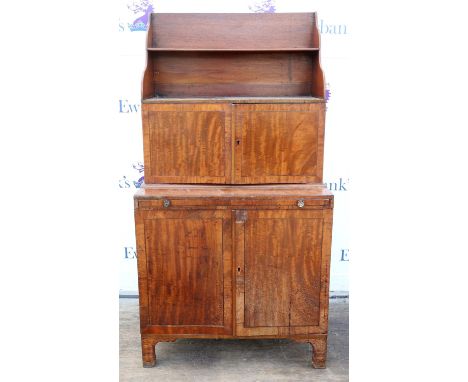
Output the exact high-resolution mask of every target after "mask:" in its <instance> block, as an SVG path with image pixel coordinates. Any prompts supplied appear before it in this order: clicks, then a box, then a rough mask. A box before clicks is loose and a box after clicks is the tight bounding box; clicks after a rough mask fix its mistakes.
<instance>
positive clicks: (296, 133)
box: [233, 103, 325, 183]
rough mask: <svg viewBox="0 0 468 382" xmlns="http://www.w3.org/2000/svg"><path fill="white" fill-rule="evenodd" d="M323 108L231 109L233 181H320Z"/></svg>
mask: <svg viewBox="0 0 468 382" xmlns="http://www.w3.org/2000/svg"><path fill="white" fill-rule="evenodd" d="M324 110H325V109H324V104H323V103H313V104H236V105H234V117H233V118H234V124H235V143H234V152H235V154H234V179H235V183H308V182H311V183H313V182H316V183H320V182H322V166H323V163H322V158H323V134H324V130H323V128H324V121H323V119H324Z"/></svg>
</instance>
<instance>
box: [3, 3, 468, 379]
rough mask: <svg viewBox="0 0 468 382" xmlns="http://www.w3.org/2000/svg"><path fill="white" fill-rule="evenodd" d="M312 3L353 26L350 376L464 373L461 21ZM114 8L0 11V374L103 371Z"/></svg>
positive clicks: (112, 250) (409, 6)
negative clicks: (336, 13)
mask: <svg viewBox="0 0 468 382" xmlns="http://www.w3.org/2000/svg"><path fill="white" fill-rule="evenodd" d="M200 3H202V2H198V3H197V4H200ZM220 3H221V2H220V1H216V3H213V4H214V5H213V8H216V7H217V6H218V4H220ZM327 4H329V5H330V6H333V7H334V8H337V9H340V10H341V11H342V12H343V14H345V15H346V18H347V20H349V23H350V24H352V25H353V47H352V50H351V52H352V55H351V58H350V65H349V68H348V75H347V76H346V77H347V78H348V79H349V81H350V83H351V84H350V86H349V89H350V92H351V95H352V96H347V97H346V99H347V102H346V105H343V104H341V105H340V108H343V107H345V106H346V114H347V116H348V117H347V122H348V123H347V126H348V136H347V147H348V152H349V156H348V157H347V159H348V161H347V162H348V163H347V164H348V166H349V168H350V169H352V180H353V181H352V193H353V194H352V198H351V200H350V203H349V205H350V210H351V212H350V215H351V216H352V219H351V223H350V224H349V227H350V231H351V234H350V238H351V240H352V248H353V252H352V253H353V257H352V266H351V267H350V274H351V277H350V290H351V304H350V308H351V309H350V325H351V330H350V341H351V347H350V357H351V358H350V365H351V369H350V377H351V381H359V382H361V381H375V380H379V381H396V380H398V381H415V380H418V381H419V380H424V381H441V380H444V381H464V380H466V379H467V372H466V367H465V363H466V361H465V354H466V349H465V347H466V342H467V339H468V338H467V335H466V322H467V316H466V308H465V304H464V295H465V293H464V290H465V289H466V275H465V274H466V271H467V262H466V257H467V256H466V255H467V251H466V214H467V209H466V198H465V194H466V189H467V188H466V186H467V185H466V177H465V172H466V171H465V166H466V163H468V160H467V159H468V158H467V155H466V133H465V132H466V129H467V126H468V122H467V117H466V105H465V104H466V95H465V93H466V88H467V85H468V83H467V76H466V68H467V67H468V62H467V59H466V36H467V32H466V17H465V14H466V13H465V12H464V10H463V9H462V7H461V6H457V5H458V4H459V3H458V2H454V1H450V0H446V1H444V2H438V1H434V2H429V1H413V2H400V1H397V0H396V1H391V2H370V1H369V2H361V1H346V2H344V1H334V0H329V1H327ZM319 6H320V4H319V3H318V2H317V10H318V11H319V12H320V8H319ZM115 8H116V5H115V4H112V3H111V2H104V3H97V2H95V1H93V2H91V1H81V2H79V3H64V2H59V1H47V0H46V1H41V2H29V3H27V2H26V3H25V2H22V3H21V6H20V5H18V4H17V3H12V2H11V3H6V4H4V5H3V7H2V13H1V23H0V32H1V33H0V36H1V37H0V38H1V41H2V44H1V47H2V59H1V70H0V76H1V77H0V85H1V86H0V96H1V99H0V101H1V103H0V104H1V105H2V112H1V113H0V118H1V121H0V128H1V129H0V132H1V137H0V155H1V160H0V163H1V179H2V183H1V191H2V195H1V198H0V203H1V205H0V212H1V214H0V216H1V220H2V226H1V238H0V239H1V245H2V247H1V248H2V260H1V261H2V263H1V266H0V290H1V292H2V297H3V298H2V300H1V303H2V304H1V308H2V309H1V312H2V313H1V315H0V320H1V322H0V338H1V341H0V347H1V348H0V352H1V356H2V367H1V368H0V379H1V380H5V381H25V380H26V381H35V380H47V381H63V380H67V381H84V380H105V381H114V380H117V379H118V297H117V293H116V291H117V289H118V288H119V262H118V261H116V254H118V253H119V251H120V250H121V247H120V245H119V243H118V242H117V241H118V240H117V239H118V237H119V233H118V232H115V229H114V224H113V221H114V220H116V219H121V216H120V212H119V211H116V209H115V206H116V205H117V204H118V203H121V202H122V200H123V199H124V197H122V198H120V197H118V196H115V195H114V194H113V193H114V190H115V181H116V176H120V175H121V174H115V173H113V172H112V170H111V169H114V168H115V166H116V163H117V161H119V158H120V157H121V155H122V148H121V147H120V144H119V143H118V142H117V145H116V142H115V134H116V129H118V125H119V123H121V122H119V119H118V117H119V115H118V113H116V110H115V107H116V102H115V97H116V94H118V93H119V89H118V88H119V84H120V81H121V78H120V76H121V73H119V64H117V62H119V60H120V53H119V52H120V51H119V49H120V42H119V41H118V38H116V36H115V35H116V33H115V25H116V23H115V20H118V17H119V10H117V9H115ZM332 100H333V98H332V99H331V100H330V107H331V102H332ZM327 133H328V132H327ZM132 136H133V135H132ZM116 146H117V147H116ZM125 155H126V154H125ZM131 155H133V154H131ZM327 155H328V154H327ZM123 165H126V164H123ZM125 200H126V199H125ZM350 246H351V245H350Z"/></svg>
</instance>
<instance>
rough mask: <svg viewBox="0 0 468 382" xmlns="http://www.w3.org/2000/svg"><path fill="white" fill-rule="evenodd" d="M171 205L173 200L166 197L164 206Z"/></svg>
mask: <svg viewBox="0 0 468 382" xmlns="http://www.w3.org/2000/svg"><path fill="white" fill-rule="evenodd" d="M170 205H171V201H170V200H169V199H164V200H163V206H164V208H167V207H169V206H170Z"/></svg>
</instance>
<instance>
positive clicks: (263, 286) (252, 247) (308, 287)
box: [234, 210, 331, 336]
mask: <svg viewBox="0 0 468 382" xmlns="http://www.w3.org/2000/svg"><path fill="white" fill-rule="evenodd" d="M235 215H236V217H235V228H234V232H235V236H234V237H235V240H234V243H235V244H234V245H235V248H236V249H235V253H236V260H235V272H236V335H237V336H288V335H307V334H311V333H325V332H326V330H327V316H326V315H327V313H326V312H327V306H328V298H327V293H328V287H327V286H328V267H329V264H328V260H327V259H328V256H327V253H329V251H330V240H329V238H330V237H331V212H330V210H300V211H299V210H249V211H236V213H235Z"/></svg>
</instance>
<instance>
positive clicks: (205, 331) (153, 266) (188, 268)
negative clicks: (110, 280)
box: [135, 13, 333, 367]
mask: <svg viewBox="0 0 468 382" xmlns="http://www.w3.org/2000/svg"><path fill="white" fill-rule="evenodd" d="M146 53H147V63H146V69H145V71H144V75H143V82H142V126H143V150H144V164H145V184H144V185H143V187H142V189H140V190H139V191H138V192H137V194H136V195H135V224H136V240H137V257H138V280H139V293H140V320H141V328H140V329H141V341H142V354H143V364H144V366H153V365H154V364H155V362H156V355H155V345H156V343H157V342H160V341H175V340H176V339H178V338H290V339H293V340H295V341H303V342H309V343H311V344H312V347H313V356H312V364H313V366H314V367H325V360H326V352H327V330H328V286H329V263H330V249H331V226H332V210H333V195H332V194H331V193H330V192H329V191H328V190H327V189H326V188H325V186H324V185H323V184H322V181H323V155H324V125H325V87H324V77H323V73H322V69H321V67H320V39H319V32H318V28H317V16H316V14H315V13H284V14H281V13H279V14H245V13H244V14H219V13H218V14H216V13H212V14H200V13H199V14H170V13H166V14H151V17H150V25H149V29H148V35H147V47H146Z"/></svg>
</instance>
